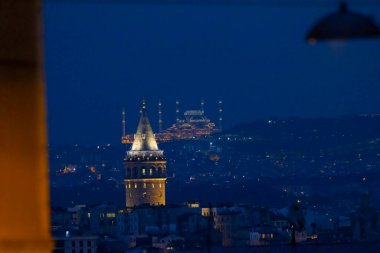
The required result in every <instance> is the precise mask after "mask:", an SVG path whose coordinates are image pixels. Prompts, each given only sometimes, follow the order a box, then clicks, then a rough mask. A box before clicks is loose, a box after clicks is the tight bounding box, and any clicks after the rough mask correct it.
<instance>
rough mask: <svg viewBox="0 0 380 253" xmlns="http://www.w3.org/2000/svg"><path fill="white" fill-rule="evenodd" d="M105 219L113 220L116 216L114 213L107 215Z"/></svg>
mask: <svg viewBox="0 0 380 253" xmlns="http://www.w3.org/2000/svg"><path fill="white" fill-rule="evenodd" d="M106 216H107V218H115V217H116V214H115V213H107V215H106Z"/></svg>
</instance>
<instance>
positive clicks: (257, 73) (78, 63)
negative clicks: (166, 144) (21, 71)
mask: <svg viewBox="0 0 380 253" xmlns="http://www.w3.org/2000/svg"><path fill="white" fill-rule="evenodd" d="M295 3H296V4H280V2H278V3H276V2H274V3H268V4H255V3H252V4H236V5H235V4H221V5H216V4H204V5H202V4H183V5H181V4H169V3H167V4H141V5H140V4H128V3H125V2H116V3H105V2H94V3H92V2H89V3H87V2H85V1H83V2H80V3H75V2H70V1H67V2H59V1H47V2H46V4H45V6H44V19H45V22H46V24H45V32H44V37H45V63H46V81H47V84H48V86H47V87H48V88H47V97H48V124H49V142H50V143H51V144H70V143H80V144H98V143H118V142H119V141H120V134H121V123H120V120H121V110H122V108H125V110H126V118H127V132H128V133H133V131H134V130H135V127H136V122H137V119H138V117H139V114H138V113H139V110H140V109H139V106H140V101H141V99H142V97H145V98H146V100H147V107H148V114H149V115H150V118H151V122H152V126H153V128H154V129H155V130H157V127H158V126H157V102H158V99H161V101H162V104H163V106H162V107H163V109H162V111H163V121H164V126H165V127H169V126H170V125H171V124H172V123H173V122H174V121H175V100H176V99H178V100H179V101H180V109H181V112H183V111H184V110H186V109H199V104H200V99H201V98H202V97H203V98H204V100H205V111H206V114H207V115H208V116H209V117H210V118H211V119H213V120H214V121H216V120H217V116H218V115H217V100H218V99H222V100H223V104H224V106H223V107H224V108H223V109H224V124H225V125H224V128H225V129H227V128H230V127H232V126H235V125H237V124H240V123H243V122H249V121H252V120H255V119H268V118H271V117H284V118H287V117H292V116H297V117H334V116H340V115H347V114H361V113H376V112H379V111H380V103H378V95H377V94H379V92H380V85H379V83H380V75H379V68H378V66H380V42H379V40H377V39H367V40H363V39H357V40H351V41H337V42H321V43H317V44H315V45H310V44H309V43H307V42H306V40H305V35H306V33H307V31H308V29H310V27H311V26H312V25H313V24H314V23H315V22H316V21H317V20H318V19H319V18H320V17H322V16H323V15H325V14H328V13H331V12H333V11H336V10H337V9H338V6H337V5H338V4H337V3H335V2H329V3H328V4H326V1H315V2H314V4H306V3H305V4H303V3H302V2H301V1H299V2H295ZM348 3H349V5H348V7H349V8H351V9H352V10H355V11H361V12H363V13H366V14H373V15H374V14H378V13H379V11H380V7H379V5H373V4H368V5H360V4H357V2H353V3H352V4H351V3H350V2H348ZM374 17H375V20H376V21H378V20H379V17H378V16H374Z"/></svg>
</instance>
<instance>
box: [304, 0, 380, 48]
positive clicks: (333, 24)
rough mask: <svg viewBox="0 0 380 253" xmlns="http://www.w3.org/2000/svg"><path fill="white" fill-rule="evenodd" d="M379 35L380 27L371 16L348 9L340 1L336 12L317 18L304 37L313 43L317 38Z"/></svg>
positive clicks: (331, 38) (328, 38)
mask: <svg viewBox="0 0 380 253" xmlns="http://www.w3.org/2000/svg"><path fill="white" fill-rule="evenodd" d="M377 36H380V27H379V26H377V25H376V24H375V22H374V21H373V19H372V17H371V16H367V15H363V14H361V13H357V12H352V11H350V10H348V8H347V4H346V3H345V2H341V3H340V8H339V10H338V11H337V12H335V13H332V14H329V15H327V16H325V17H323V18H322V19H321V20H319V21H318V22H317V23H316V24H315V25H314V26H313V27H312V28H311V29H310V31H309V32H308V34H307V36H306V39H307V40H308V41H309V42H311V43H315V42H316V41H318V40H342V39H349V38H370V37H377Z"/></svg>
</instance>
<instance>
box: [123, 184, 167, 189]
mask: <svg viewBox="0 0 380 253" xmlns="http://www.w3.org/2000/svg"><path fill="white" fill-rule="evenodd" d="M151 186H152V188H155V187H156V186H155V184H154V183H152V184H151ZM133 187H134V188H135V189H137V188H138V185H137V184H136V183H135V184H134V186H133ZM158 187H159V188H162V184H158ZM127 188H128V189H132V185H131V184H130V183H129V184H128V186H127ZM143 188H144V189H145V188H148V184H147V183H144V184H143Z"/></svg>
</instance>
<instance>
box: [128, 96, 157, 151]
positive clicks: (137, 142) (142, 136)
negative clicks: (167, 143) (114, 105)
mask: <svg viewBox="0 0 380 253" xmlns="http://www.w3.org/2000/svg"><path fill="white" fill-rule="evenodd" d="M158 150H159V149H158V145H157V142H156V138H155V137H154V133H153V130H152V127H151V125H150V123H149V119H148V116H147V114H146V104H145V100H144V101H143V104H142V108H141V117H140V121H139V125H138V127H137V131H136V134H135V136H134V141H133V144H132V147H131V151H158Z"/></svg>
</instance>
